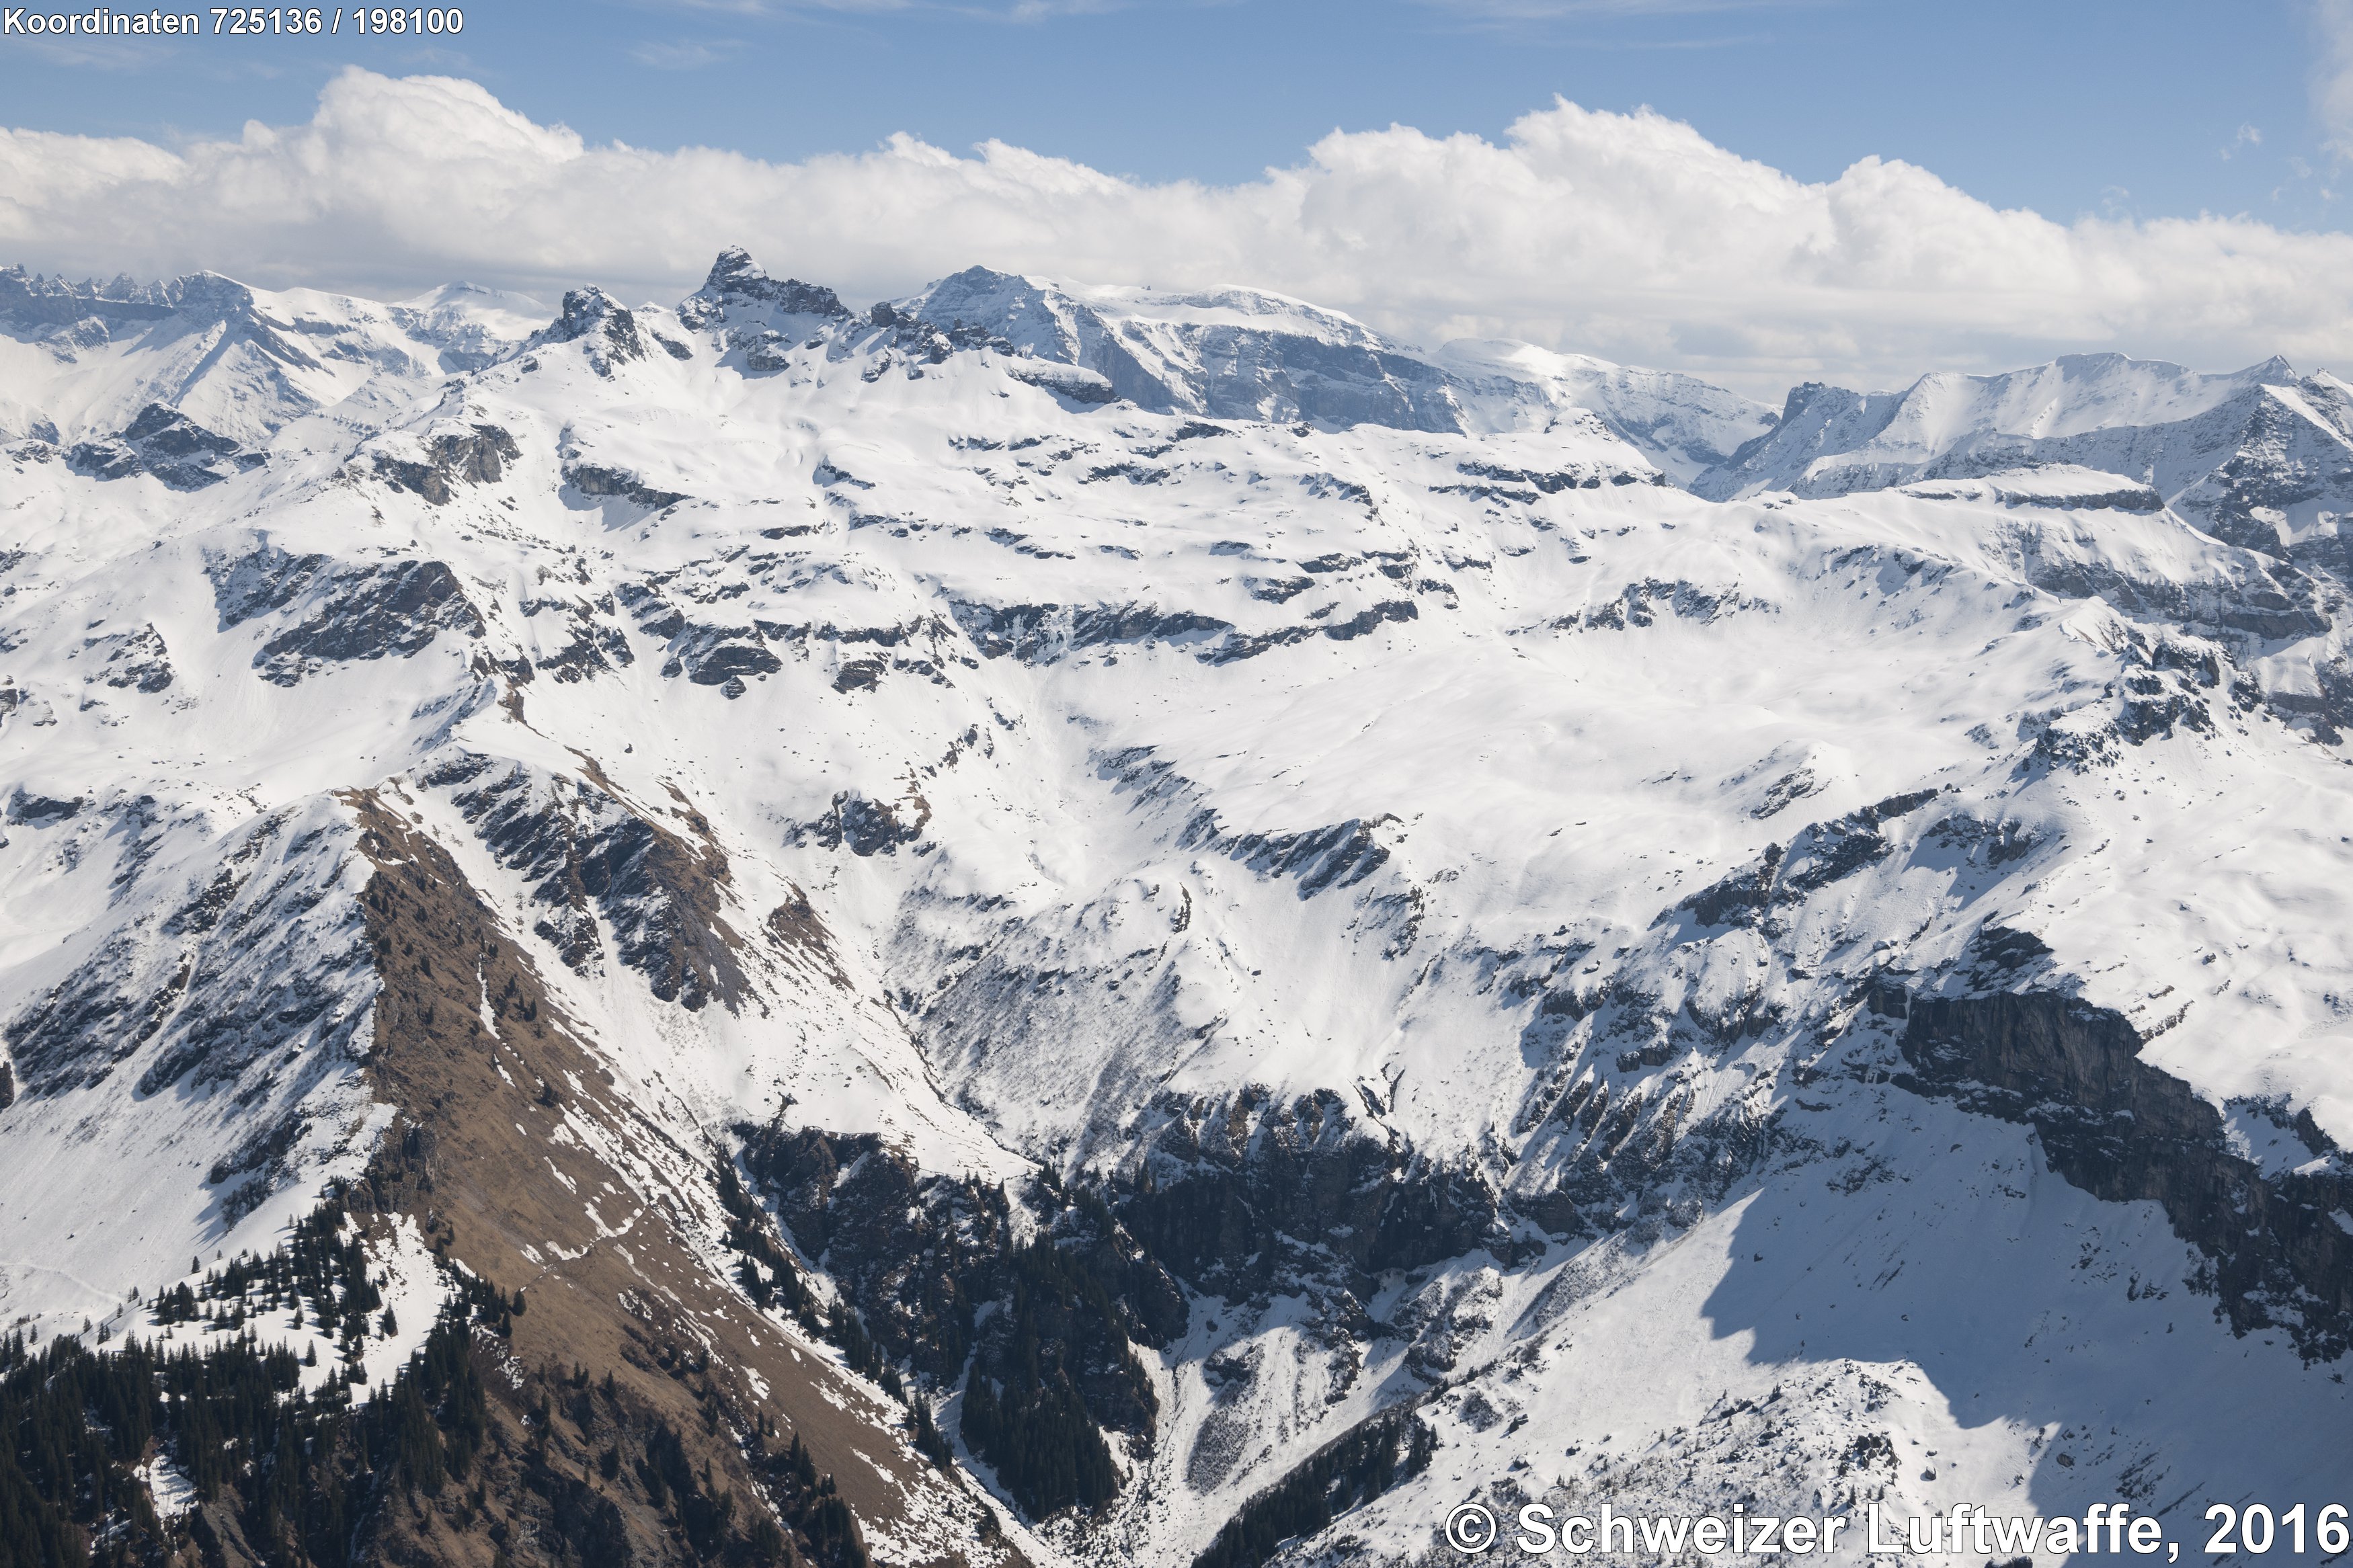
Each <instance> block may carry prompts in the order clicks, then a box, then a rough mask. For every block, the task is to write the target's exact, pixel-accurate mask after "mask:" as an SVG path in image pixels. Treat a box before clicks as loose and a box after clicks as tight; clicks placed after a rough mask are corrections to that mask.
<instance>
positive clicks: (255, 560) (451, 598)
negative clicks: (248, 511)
mask: <svg viewBox="0 0 2353 1568" xmlns="http://www.w3.org/2000/svg"><path fill="white" fill-rule="evenodd" d="M208 565H209V567H210V572H211V576H212V583H213V601H214V605H215V607H216V609H217V611H218V613H219V617H220V629H221V630H223V631H228V630H230V629H232V628H233V627H236V626H243V625H244V624H245V623H247V622H248V621H251V620H255V619H258V618H259V617H261V616H269V615H275V614H277V613H279V612H280V611H285V610H289V609H295V610H299V611H307V614H306V615H304V616H303V618H302V619H301V620H300V621H297V622H296V623H295V624H294V625H292V626H285V627H284V628H283V629H281V630H280V631H278V632H276V633H274V634H273V635H271V636H270V637H269V638H268V639H267V640H266V641H264V642H263V643H262V645H261V647H259V649H258V650H257V651H256V652H255V654H254V656H253V667H254V668H256V669H258V670H259V671H260V672H261V675H262V679H265V680H268V681H269V682H271V683H272V684H273V685H278V686H292V685H295V684H297V683H298V682H300V681H301V680H302V679H304V678H305V677H306V676H310V675H314V674H316V673H318V672H319V671H320V670H322V669H323V668H326V667H327V666H328V665H330V664H336V663H343V662H345V661H349V660H353V659H377V658H393V657H398V658H408V657H410V656H411V655H413V654H417V653H419V652H421V651H423V650H424V649H425V648H427V647H430V646H431V645H432V642H433V639H434V637H437V636H438V635H439V634H440V633H442V632H444V631H455V632H459V633H461V634H463V635H464V636H466V637H480V636H481V635H482V633H483V629H484V628H483V625H482V616H481V612H480V611H479V610H477V609H476V608H474V605H473V602H472V601H471V600H470V599H468V598H467V597H466V593H465V589H464V588H463V587H462V586H461V585H460V584H459V581H458V576H457V574H456V573H454V572H452V571H450V570H449V568H448V565H447V564H445V563H442V562H439V561H414V560H407V561H391V562H386V563H383V564H381V565H374V566H364V565H360V564H358V563H344V562H337V561H331V560H330V559H329V558H327V557H326V556H324V555H293V554H290V553H289V552H286V551H284V550H280V549H279V548H278V547H277V546H275V545H267V544H266V545H264V546H262V547H261V548H260V549H259V550H256V551H253V552H250V553H248V554H246V555H242V556H237V557H235V558H227V557H216V558H215V559H214V560H212V561H211V562H210V563H208Z"/></svg>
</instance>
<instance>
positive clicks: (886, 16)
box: [0, 0, 2343, 229]
mask: <svg viewBox="0 0 2353 1568" xmlns="http://www.w3.org/2000/svg"><path fill="white" fill-rule="evenodd" d="M466 17H467V21H466V28H465V31H464V33H463V34H462V36H461V37H459V38H458V39H456V40H452V41H448V42H444V43H440V44H438V45H435V46H430V47H419V46H418V45H417V43H415V42H414V41H403V40H390V39H387V40H384V41H382V42H380V43H379V42H375V41H364V40H361V39H358V38H355V37H350V36H348V35H346V36H345V37H342V38H340V39H329V40H318V41H313V40H308V39H306V40H303V41H301V42H300V43H295V42H284V41H263V42H260V43H253V42H248V41H245V40H236V39H229V38H217V39H216V38H205V39H202V40H200V41H198V42H195V43H184V44H178V45H166V46H158V47H153V48H149V49H140V48H135V47H132V46H127V45H123V44H120V43H113V42H110V43H106V44H100V45H79V46H71V47H65V48H57V47H47V46H42V45H37V44H28V43H27V42H26V40H23V39H0V104H5V109H4V110H0V118H5V122H6V123H8V124H10V125H14V126H17V127H23V128H33V129H38V130H45V131H58V132H82V133H86V134H95V135H135V136H139V137H142V138H143V139H146V140H149V141H152V142H160V143H163V144H165V145H169V144H171V143H173V142H174V141H175V140H177V139H180V138H185V137H189V136H208V135H221V134H232V133H234V132H236V130H237V127H238V126H239V125H240V124H242V122H244V121H246V120H248V119H259V120H262V121H268V122H270V123H288V122H293V121H301V120H302V119H304V118H306V117H307V116H308V114H309V113H310V110H311V104H312V102H313V101H314V100H315V98H316V96H317V94H318V92H319V90H320V88H321V86H322V83H323V82H325V81H326V80H327V79H329V78H330V77H331V76H332V74H333V73H334V72H335V71H336V70H338V69H340V68H342V67H343V66H344V65H347V64H350V63H353V62H357V63H361V64H364V65H366V66H369V67H370V68H374V69H375V70H378V71H382V72H385V73H386V74H388V75H406V74H412V73H415V72H418V71H433V72H446V73H449V74H455V75H460V76H465V77H468V78H470V79H474V80H477V81H479V82H480V83H481V84H483V85H484V86H485V87H487V88H489V89H491V92H492V93H494V94H495V95H496V96H497V97H498V98H499V99H500V100H501V101H503V102H504V103H506V104H507V105H509V106H510V107H512V108H514V109H516V110H521V111H522V112H523V113H525V114H528V115H530V116H531V117H532V118H533V120H535V121H541V122H543V123H549V122H562V123H564V124H567V125H569V126H571V127H572V128H573V129H575V130H576V131H578V132H581V133H582V134H583V135H585V136H586V137H587V138H588V139H589V140H590V141H591V142H603V141H608V140H613V139H618V140H621V141H624V142H630V143H633V144H636V145H639V146H646V147H653V148H673V147H678V146H682V145H690V144H702V145H713V146H723V147H728V148H732V149H735V150H738V151H741V152H744V153H751V154H754V155H755V156H759V157H763V158H769V159H786V160H788V159H798V158H803V157H806V156H807V155H809V154H811V153H825V152H849V151H856V150H860V149H864V148H869V147H871V146H873V145H875V144H876V143H877V142H880V141H881V139H882V138H884V137H885V136H888V135H889V134H891V133H892V132H913V133H914V134H916V135H918V136H920V137H922V138H923V140H925V141H927V142H932V143H934V144H936V145H939V146H943V147H947V148H950V149H955V150H963V149H966V148H969V147H970V146H972V145H973V144H975V143H976V142H980V141H982V140H984V139H986V138H989V137H996V138H999V139H1002V140H1004V141H1007V142H1014V143H1016V144H1018V145H1020V146H1024V147H1027V148H1029V149H1031V150H1033V151H1037V152H1040V153H1052V154H1057V155H1060V156H1065V157H1069V158H1072V159H1076V160H1079V161H1082V162H1084V163H1089V164H1091V165H1092V166H1093V167H1096V168H1099V169H1103V170H1106V171H1110V172H1113V173H1120V174H1131V175H1134V176H1137V177H1140V178H1143V179H1146V180H1153V181H1165V180H1170V179H1176V178H1195V179H1201V180H1206V181H1211V182H1230V181H1236V180H1242V179H1247V178H1249V177H1251V176H1253V175H1255V174H1257V173H1258V172H1259V171H1260V170H1261V169H1263V168H1265V167H1267V166H1269V165H1289V164H1293V163H1297V162H1298V161H1299V160H1300V159H1301V157H1302V155H1303V152H1304V149H1305V148H1306V147H1307V146H1308V145H1309V144H1310V143H1312V142H1314V141H1315V139H1316V138H1318V137H1319V136H1321V135H1323V134H1324V132H1328V131H1331V130H1334V129H1335V128H1336V129H1345V130H1367V129H1375V128H1378V127H1382V126H1386V125H1388V124H1390V123H1392V122H1402V123H1405V124H1408V125H1412V126H1416V127H1419V129H1421V130H1423V131H1425V132H1430V133H1432V134H1442V133H1445V132H1456V131H1465V132H1474V133H1477V134H1480V135H1482V136H1486V137H1489V138H1493V137H1496V136H1499V135H1500V134H1501V133H1502V132H1503V131H1504V128H1505V127H1506V126H1507V125H1508V124H1509V123H1510V122H1511V121H1513V120H1514V119H1515V118H1516V117H1517V116H1519V115H1520V114H1522V113H1524V112H1525V111H1527V110H1533V109H1538V108H1541V107H1543V106H1545V105H1546V104H1547V103H1549V102H1550V101H1551V100H1552V98H1553V96H1554V95H1555V94H1559V95H1561V96H1563V97H1566V98H1567V99H1569V100H1573V101H1575V102H1577V103H1580V104H1583V105H1585V106H1587V107H1588V108H1597V109H1612V110H1630V109H1633V108H1635V107H1636V106H1638V105H1642V104H1649V105H1651V106H1654V107H1655V108H1657V109H1659V110H1662V112H1664V113H1666V114H1668V115H1670V116H1672V117H1674V118H1676V119H1680V120H1684V121H1689V122H1690V123H1691V124H1693V125H1694V127H1696V128H1697V129H1698V130H1699V131H1700V132H1703V133H1704V135H1706V136H1707V137H1708V138H1709V139H1710V140H1711V141H1713V142H1716V143H1718V144H1719V145H1721V146H1724V147H1725V148H1727V149H1729V150H1730V151H1732V152H1735V153H1739V154H1741V155H1743V156H1745V157H1749V158H1754V159H1757V160H1761V161H1762V162H1765V163H1770V164H1772V165H1774V166H1776V167H1778V168H1780V169H1782V170H1784V171H1786V172H1788V173H1789V174H1793V175H1796V176H1797V177H1799V178H1800V179H1804V180H1809V181H1820V180H1826V179H1829V178H1831V177H1832V176H1834V175H1836V174H1838V173H1839V171H1841V169H1843V168H1845V167H1847V166H1848V165H1849V164H1851V163H1853V162H1854V161H1855V160H1857V159H1859V158H1862V157H1863V156H1865V155H1867V154H1874V153H1875V154H1879V155H1882V156H1884V157H1890V158H1902V159H1905V160H1908V161H1911V162H1914V163H1920V164H1922V165H1925V166H1926V167H1927V168H1929V169H1931V170H1933V171H1935V172H1936V174H1938V175H1940V176H1941V177H1942V178H1944V179H1945V180H1947V181H1948V182H1950V183H1951V184H1956V185H1957V186H1959V187H1960V188H1962V189H1963V190H1966V191H1968V192H1969V193H1970V194H1972V195H1976V196H1978V197H1979V198H1980V199H1982V200H1985V201H1987V202H1989V203H1992V204H1993V205H1997V206H2016V205H2023V206H2029V207H2032V208H2034V209H2035V210H2037V211H2039V212H2042V213H2043V214H2045V215H2047V216H2052V217H2054V218H2058V219H2061V220H2063V221H2064V220H2067V219H2070V218H2073V217H2074V216H2079V215H2083V214H2091V213H2097V214H2109V215H2116V214H2128V215H2132V216H2144V217H2147V216H2186V215H2190V214H2195V213H2199V212H2215V213H2244V214H2247V215H2249V216H2255V217H2259V218H2262V219H2263V220H2265V221H2267V222H2270V223H2273V224H2276V225H2279V226H2284V227H2289V228H2300V229H2302V228H2315V227H2331V228H2334V227H2338V226H2342V221H2343V220H2342V218H2341V216H2340V215H2339V213H2338V211H2337V205H2336V203H2335V200H2334V196H2333V194H2332V192H2333V184H2334V180H2333V176H2334V175H2335V174H2336V166H2335V160H2333V159H2332V158H2331V157H2329V156H2328V155H2327V153H2326V152H2325V151H2324V148H2323V142H2324V140H2325V135H2324V132H2323V130H2322V128H2321V127H2320V125H2319V124H2318V123H2317V121H2316V115H2315V112H2314V110H2313V108H2312V102H2311V98H2310V95H2309V93H2308V90H2307V89H2308V88H2309V86H2310V82H2309V77H2310V74H2311V70H2312V68H2313V61H2314V58H2315V50H2314V27H2313V23H2312V17H2311V14H2310V11H2309V9H2308V6H2307V5H2306V4H2303V3H2301V0H2236V3H2231V4H2222V3H2216V0H2131V3H2127V0H1968V3H1966V4H1962V3H1955V0H1749V3H1742V0H1345V3H1342V0H1128V3H1124V4H1122V3H1111V0H1105V3H1100V4H1080V5H1071V4H1051V5H1029V6H1016V7H1004V6H998V7H997V8H991V6H989V5H977V4H976V5H934V4H927V3H923V0H909V3H905V4H889V3H881V0H878V3H871V4H870V3H861V0H837V3H835V4H830V5H825V4H785V3H777V0H710V3H705V4H656V3H640V4H621V3H615V0H572V3H569V4H564V5H553V4H520V3H515V0H474V3H473V4H471V5H468V6H467V7H466Z"/></svg>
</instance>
